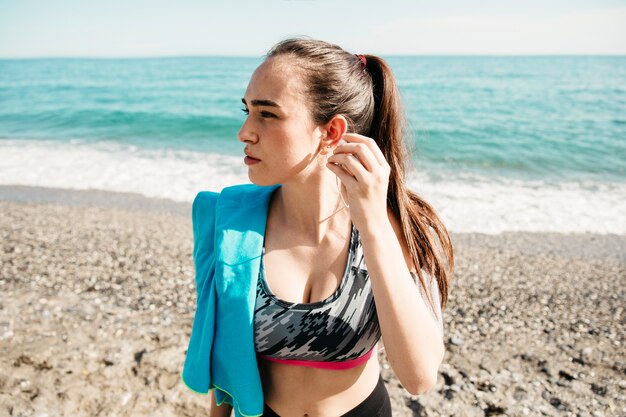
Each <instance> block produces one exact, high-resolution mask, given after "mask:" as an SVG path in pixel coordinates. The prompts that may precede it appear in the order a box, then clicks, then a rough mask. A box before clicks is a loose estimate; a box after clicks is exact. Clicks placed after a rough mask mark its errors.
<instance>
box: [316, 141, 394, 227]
mask: <svg viewBox="0 0 626 417" xmlns="http://www.w3.org/2000/svg"><path fill="white" fill-rule="evenodd" d="M343 139H345V140H346V143H344V144H341V145H338V146H337V147H336V148H335V150H334V152H333V155H331V156H330V157H329V158H328V164H327V167H328V169H330V170H331V171H332V172H333V173H334V174H335V175H337V176H338V177H339V179H340V180H341V183H342V187H341V188H342V189H343V188H345V190H346V192H345V194H347V203H348V205H349V206H350V207H349V210H350V215H351V217H352V222H353V223H354V226H355V227H356V228H357V229H358V230H359V231H361V232H363V231H365V230H366V229H367V228H373V230H375V229H376V228H377V227H378V224H380V222H381V221H382V222H388V221H389V218H388V217H387V187H388V185H389V173H390V172H391V167H390V166H389V164H388V163H387V161H386V160H385V156H384V155H383V153H382V151H381V150H380V148H379V147H378V145H377V144H376V142H375V141H374V139H372V138H369V137H367V136H363V135H359V134H357V133H346V134H345V135H344V136H343ZM335 164H341V166H337V165H335ZM345 194H344V195H345Z"/></svg>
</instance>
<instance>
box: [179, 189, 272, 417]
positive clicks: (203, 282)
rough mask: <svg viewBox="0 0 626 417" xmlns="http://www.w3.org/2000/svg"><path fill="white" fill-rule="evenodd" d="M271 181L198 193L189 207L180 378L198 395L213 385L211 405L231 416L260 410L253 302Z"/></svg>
mask: <svg viewBox="0 0 626 417" xmlns="http://www.w3.org/2000/svg"><path fill="white" fill-rule="evenodd" d="M278 187H280V185H272V186H257V185H254V184H243V185H235V186H232V187H227V188H224V189H223V190H222V192H221V193H215V192H209V191H202V192H200V193H198V195H197V196H196V198H195V199H194V201H193V205H192V223H193V237H194V248H193V260H194V265H195V270H196V292H197V294H196V296H197V302H196V314H195V317H194V321H193V328H192V331H191V338H190V340H189V347H188V349H187V355H186V358H185V365H184V367H183V372H182V380H183V382H184V383H185V385H187V387H189V389H191V390H193V391H195V392H198V393H201V394H206V393H208V391H209V390H210V389H213V388H215V400H216V402H217V404H218V405H221V404H222V403H223V402H224V401H226V402H227V403H228V404H231V405H232V406H233V409H234V411H235V417H253V416H260V415H262V414H263V390H262V387H261V378H260V375H259V369H258V365H257V360H256V351H255V349H254V304H255V301H256V284H257V279H258V276H259V265H260V260H261V255H262V251H263V239H264V236H265V224H266V222H267V212H268V206H269V201H270V197H271V195H272V192H273V191H274V190H275V189H277V188H278Z"/></svg>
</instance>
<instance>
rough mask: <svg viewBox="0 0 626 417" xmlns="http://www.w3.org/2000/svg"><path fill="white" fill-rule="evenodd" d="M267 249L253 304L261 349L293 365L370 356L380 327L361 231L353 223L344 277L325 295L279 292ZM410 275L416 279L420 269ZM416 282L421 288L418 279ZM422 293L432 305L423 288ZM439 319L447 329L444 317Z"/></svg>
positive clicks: (347, 364)
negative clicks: (298, 299) (308, 299)
mask: <svg viewBox="0 0 626 417" xmlns="http://www.w3.org/2000/svg"><path fill="white" fill-rule="evenodd" d="M264 255H265V245H264V246H263V256H262V257H261V263H260V268H259V279H258V280H257V288H256V301H255V309H254V345H255V350H256V353H257V355H259V356H261V357H262V358H264V359H266V360H269V361H273V362H281V363H288V364H291V365H299V366H309V367H314V368H325V369H348V368H353V367H355V366H358V365H360V364H362V363H364V362H366V361H367V360H368V359H369V358H370V357H371V355H372V354H373V353H374V352H376V345H377V343H378V341H379V340H380V338H381V332H380V327H379V323H378V316H377V315H376V304H375V302H374V295H373V293H372V289H371V283H370V279H369V275H368V272H367V266H366V265H365V262H364V255H363V249H362V246H361V240H360V236H359V232H358V230H357V229H356V228H355V227H354V225H352V230H351V234H350V246H349V250H348V260H347V263H346V268H345V271H344V273H343V276H342V278H341V282H340V284H339V287H338V288H337V289H336V290H335V292H334V293H333V294H332V295H331V296H329V297H328V298H326V299H325V300H322V301H316V302H312V303H292V302H289V301H285V300H282V299H280V298H278V297H277V296H276V295H275V294H274V293H273V292H272V291H271V289H270V288H269V285H268V283H267V280H266V277H265V268H264V264H263V258H264ZM412 276H413V278H414V279H417V275H416V274H414V273H412ZM432 281H435V283H436V280H432ZM416 282H417V285H418V287H420V289H421V285H419V281H416ZM431 287H432V286H431ZM434 287H435V289H436V288H437V286H436V285H434ZM431 291H432V290H431ZM436 291H437V292H436V293H435V292H431V294H432V297H433V301H434V302H435V304H436V307H437V308H438V310H439V311H438V313H439V315H438V316H437V317H435V318H436V319H437V318H438V317H441V310H440V307H439V306H438V303H439V293H438V290H436ZM421 294H422V297H424V300H425V301H426V304H427V305H428V306H429V307H430V304H429V303H428V301H427V298H425V294H424V292H423V290H422V292H421ZM431 314H432V311H431ZM437 321H438V325H439V328H440V331H441V332H442V335H443V326H442V323H441V322H440V320H437Z"/></svg>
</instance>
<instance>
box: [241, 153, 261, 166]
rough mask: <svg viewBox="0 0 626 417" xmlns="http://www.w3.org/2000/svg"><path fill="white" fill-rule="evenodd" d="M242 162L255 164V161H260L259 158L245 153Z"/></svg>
mask: <svg viewBox="0 0 626 417" xmlns="http://www.w3.org/2000/svg"><path fill="white" fill-rule="evenodd" d="M243 162H244V163H245V164H246V165H253V164H256V163H257V162H261V160H260V159H256V158H252V157H251V156H248V155H246V156H245V158H243Z"/></svg>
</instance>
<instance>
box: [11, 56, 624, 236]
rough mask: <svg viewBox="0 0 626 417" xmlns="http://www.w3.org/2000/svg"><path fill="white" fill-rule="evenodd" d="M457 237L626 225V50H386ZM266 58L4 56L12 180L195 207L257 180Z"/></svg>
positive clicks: (432, 189) (424, 179)
mask: <svg viewBox="0 0 626 417" xmlns="http://www.w3.org/2000/svg"><path fill="white" fill-rule="evenodd" d="M384 58H385V59H386V60H387V62H388V63H389V64H390V65H391V68H392V70H393V71H394V74H395V76H396V79H397V82H398V86H399V89H400V93H401V97H402V100H403V103H404V108H405V111H406V114H407V117H408V122H409V133H410V134H409V135H408V136H407V138H406V140H407V145H408V147H409V148H410V149H411V161H410V167H411V168H410V170H409V173H408V175H407V181H408V185H409V187H410V188H411V189H413V190H414V191H416V192H417V193H419V194H420V195H421V196H422V197H423V198H424V199H426V201H428V202H429V203H430V204H431V205H432V206H433V207H434V208H435V210H436V211H437V212H438V213H439V215H440V216H441V218H442V219H443V221H444V223H445V224H446V225H447V226H448V228H449V230H451V231H452V232H459V233H463V232H478V233H486V234H498V233H503V232H511V231H529V232H558V233H585V232H592V233H600V234H609V233H613V234H621V235H623V234H626V56H384ZM261 62H262V57H171V58H126V59H108V58H107V59H104V58H103V59H92V58H90V59H87V58H85V59H77V58H71V59H70V58H53V59H50V58H46V59H43V58H42V59H23V60H6V59H5V60H0V185H26V186H39V187H54V188H65V189H79V190H86V189H97V190H108V191H116V192H129V193H139V194H142V195H144V196H148V197H158V198H167V199H171V200H174V201H181V202H191V201H193V198H194V197H195V195H196V194H197V193H198V191H201V190H214V191H219V190H221V189H222V188H224V187H226V186H229V185H233V184H239V183H249V180H248V176H247V167H246V165H245V164H244V163H243V147H244V145H243V144H242V143H241V142H240V141H239V140H238V139H237V132H238V131H239V128H240V127H241V125H242V123H243V121H244V119H245V115H244V113H243V112H242V111H241V108H242V103H241V98H242V97H243V96H244V93H245V90H246V87H247V84H248V81H249V79H250V76H251V74H252V73H253V71H254V69H255V68H256V67H257V66H258V65H259V64H260V63H261Z"/></svg>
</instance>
